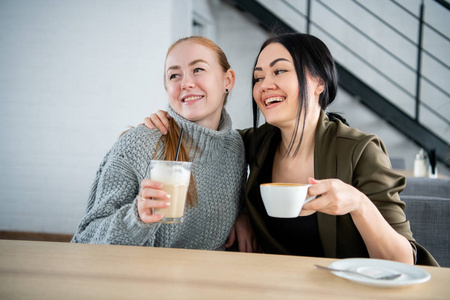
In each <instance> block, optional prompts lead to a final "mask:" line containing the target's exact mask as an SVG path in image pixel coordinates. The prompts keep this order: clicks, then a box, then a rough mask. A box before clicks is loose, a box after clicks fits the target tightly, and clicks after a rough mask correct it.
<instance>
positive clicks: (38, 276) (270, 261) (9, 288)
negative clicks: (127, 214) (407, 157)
mask: <svg viewBox="0 0 450 300" xmlns="http://www.w3.org/2000/svg"><path fill="white" fill-rule="evenodd" d="M332 261H334V260H332V259H323V258H311V257H299V256H287V255H269V254H253V253H252V254H250V253H236V252H221V251H220V252H219V251H202V250H180V249H167V248H146V247H132V246H110V245H84V244H70V243H56V242H30V241H9V240H0V299H258V300H260V299H300V298H301V299H384V300H386V299H449V297H450V268H437V267H422V266H421V267H420V268H423V269H425V270H427V271H428V272H429V273H430V274H431V280H430V281H428V282H426V283H421V284H416V285H411V286H406V287H396V288H379V287H369V286H364V285H360V284H357V283H354V282H352V281H348V280H346V279H343V278H340V277H337V276H335V275H333V274H331V273H329V272H325V271H320V270H317V269H315V268H314V267H313V265H314V264H316V263H317V264H322V265H328V264H329V263H331V262H332Z"/></svg>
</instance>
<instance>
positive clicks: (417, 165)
mask: <svg viewBox="0 0 450 300" xmlns="http://www.w3.org/2000/svg"><path fill="white" fill-rule="evenodd" d="M427 175H428V172H427V158H426V156H425V153H424V151H423V149H420V151H419V153H417V154H416V159H415V160H414V177H425V176H427Z"/></svg>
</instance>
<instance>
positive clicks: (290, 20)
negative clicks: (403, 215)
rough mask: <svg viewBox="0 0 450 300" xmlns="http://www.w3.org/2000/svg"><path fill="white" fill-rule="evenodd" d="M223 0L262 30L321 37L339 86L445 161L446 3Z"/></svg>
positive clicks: (449, 13) (448, 149) (449, 152)
mask: <svg viewBox="0 0 450 300" xmlns="http://www.w3.org/2000/svg"><path fill="white" fill-rule="evenodd" d="M226 2H228V3H230V4H232V5H234V6H235V7H237V8H238V9H240V10H242V11H244V12H245V13H246V14H248V15H249V16H250V17H251V18H252V19H254V20H255V21H256V22H258V23H259V24H260V25H261V26H262V27H263V28H264V29H266V30H267V31H269V32H273V31H274V30H275V31H276V32H275V33H280V32H305V33H311V34H313V35H315V36H317V37H319V38H320V39H322V40H323V41H324V42H325V43H326V44H327V45H328V46H329V48H330V50H331V52H332V54H333V56H334V57H335V60H336V66H337V69H338V73H339V84H340V87H341V88H342V89H344V90H346V91H347V92H348V93H350V94H351V95H353V96H355V97H357V98H358V99H360V101H361V103H363V104H364V105H365V106H367V107H368V108H370V109H371V110H373V111H374V112H375V113H376V114H377V115H379V116H380V117H381V118H382V119H384V120H386V121H387V122H389V123H390V124H391V125H392V126H394V127H395V128H396V129H398V130H399V131H400V132H401V133H402V134H404V135H405V136H407V137H408V138H409V139H411V140H412V141H414V142H415V143H416V144H417V145H418V146H420V147H421V148H424V149H425V150H426V151H428V152H429V153H431V152H432V151H433V152H435V155H436V158H437V160H438V161H440V162H441V163H443V164H444V165H445V166H447V168H450V145H449V142H450V119H449V116H448V115H449V112H450V94H449V92H448V90H447V86H448V83H449V78H450V66H449V65H450V55H449V54H450V39H449V35H450V26H448V25H449V24H450V23H449V21H446V20H450V5H449V3H448V2H446V1H444V0H438V1H436V0H425V1H423V0H422V1H420V0H417V1H409V2H402V3H403V4H400V3H399V2H398V1H394V0H391V1H389V0H382V1H362V0H359V1H357V0H340V1H322V0H297V1H294V0H291V1H287V0H276V1H275V0H264V1H263V0H261V1H255V0H226ZM405 3H406V4H407V5H408V7H405V6H403V5H405ZM349 7H351V9H348V8H349ZM355 11H357V12H358V13H357V14H355ZM399 16H401V17H399ZM436 16H438V17H437V18H436ZM433 22H434V23H433ZM439 22H441V23H439ZM442 22H443V23H442ZM374 29H376V30H374ZM445 31H447V33H446V32H445Z"/></svg>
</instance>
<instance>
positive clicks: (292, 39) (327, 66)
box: [252, 33, 347, 156]
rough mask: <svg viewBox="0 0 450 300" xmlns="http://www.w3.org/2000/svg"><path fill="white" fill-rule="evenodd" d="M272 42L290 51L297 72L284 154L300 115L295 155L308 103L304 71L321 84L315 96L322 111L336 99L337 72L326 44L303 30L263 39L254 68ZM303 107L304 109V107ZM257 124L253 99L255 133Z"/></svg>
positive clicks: (333, 115)
mask: <svg viewBox="0 0 450 300" xmlns="http://www.w3.org/2000/svg"><path fill="white" fill-rule="evenodd" d="M273 43H279V44H281V45H283V46H284V47H285V48H286V50H288V51H289V53H290V54H291V56H292V59H293V60H294V61H293V63H294V67H295V71H296V73H297V79H298V85H299V90H300V91H301V92H300V95H299V103H298V104H299V105H298V111H297V119H296V123H295V130H294V132H293V134H292V138H291V140H290V142H289V145H288V148H287V150H286V153H285V156H288V155H290V154H291V152H292V150H293V148H294V146H295V141H296V139H297V135H298V127H299V124H300V119H301V116H302V115H303V124H302V131H301V135H300V140H299V142H298V143H297V145H296V147H295V151H294V153H293V156H296V155H297V154H298V151H299V150H300V145H301V143H302V140H303V130H304V128H305V121H306V120H305V118H306V113H307V111H308V106H309V103H308V102H309V101H308V88H307V80H306V74H307V72H309V74H310V75H311V76H313V77H315V78H317V77H319V78H321V79H322V80H323V82H324V84H325V88H324V90H323V92H322V93H321V94H320V96H319V105H320V107H321V108H322V109H323V110H325V109H326V108H327V107H328V105H330V104H331V103H332V102H333V101H334V99H335V98H336V93H337V88H338V75H337V71H336V66H335V64H334V60H333V57H332V56H331V53H330V51H329V50H328V47H327V46H326V45H325V44H324V43H323V42H322V41H321V40H320V39H318V38H317V37H315V36H312V35H309V34H303V33H285V34H280V35H277V36H274V37H272V38H269V39H268V40H266V41H265V42H264V44H263V45H262V46H261V49H260V50H259V53H258V56H257V57H256V61H255V65H254V67H256V63H257V62H258V58H259V55H260V54H261V51H263V50H264V48H266V47H267V46H268V45H270V44H273ZM255 83H256V81H255V78H254V77H252V88H253V87H254V86H255ZM303 107H304V108H305V109H304V110H303ZM328 116H329V118H330V120H335V119H340V120H341V121H343V122H344V123H345V124H347V122H346V121H345V119H344V118H342V117H341V116H340V115H338V114H335V113H329V114H328ZM258 124H259V109H258V105H257V104H256V102H255V99H253V128H254V131H255V132H256V130H257V127H258Z"/></svg>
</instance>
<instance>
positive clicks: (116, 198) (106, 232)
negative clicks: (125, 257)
mask: <svg viewBox="0 0 450 300" xmlns="http://www.w3.org/2000/svg"><path fill="white" fill-rule="evenodd" d="M121 144H122V145H123V144H126V145H127V146H128V147H127V148H130V143H129V141H126V140H125V141H119V142H118V143H116V145H115V146H114V147H113V149H112V150H111V151H110V152H109V153H108V154H107V156H106V157H105V159H104V161H103V163H102V164H101V165H100V168H99V170H98V172H97V175H96V178H95V181H94V183H93V185H92V189H91V191H90V194H89V199H88V205H87V211H86V215H85V217H84V218H83V219H82V221H81V223H80V225H79V227H78V231H77V233H76V234H75V235H74V237H73V239H72V242H76V243H90V244H120V245H149V246H152V245H153V244H154V240H155V232H156V230H157V228H158V227H159V224H156V223H153V224H145V223H143V222H142V221H141V220H140V218H139V216H138V212H137V203H136V201H137V195H138V193H139V183H140V179H141V178H140V177H142V175H139V174H140V171H139V170H138V169H137V168H136V165H135V164H133V161H132V160H130V158H129V157H127V153H124V152H121V151H118V149H117V148H121V147H120V146H121ZM131 146H132V145H131Z"/></svg>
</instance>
